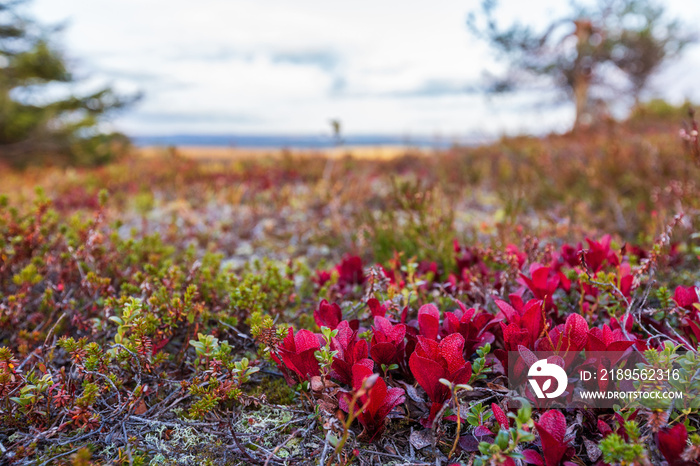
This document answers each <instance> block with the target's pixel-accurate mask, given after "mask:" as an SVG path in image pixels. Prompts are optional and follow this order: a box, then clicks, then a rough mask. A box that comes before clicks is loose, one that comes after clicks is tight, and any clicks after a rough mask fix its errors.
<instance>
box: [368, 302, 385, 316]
mask: <svg viewBox="0 0 700 466" xmlns="http://www.w3.org/2000/svg"><path fill="white" fill-rule="evenodd" d="M367 307H369V310H370V312H371V313H372V317H377V316H379V317H386V312H387V311H388V310H389V309H388V307H387V306H386V305H384V304H382V303H380V302H379V300H378V299H377V298H370V299H368V300H367Z"/></svg>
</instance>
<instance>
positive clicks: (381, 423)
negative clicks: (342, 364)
mask: <svg viewBox="0 0 700 466" xmlns="http://www.w3.org/2000/svg"><path fill="white" fill-rule="evenodd" d="M372 375H373V372H372V370H371V369H369V368H367V367H366V366H364V365H362V364H355V365H354V366H353V367H352V387H353V389H354V392H351V393H345V394H344V395H343V396H341V397H340V400H339V404H340V408H341V409H342V410H343V411H345V412H346V413H347V412H349V411H350V402H351V400H352V397H353V394H357V393H361V394H360V396H358V400H357V402H356V404H355V407H354V409H356V410H359V409H361V408H362V407H364V409H362V411H361V412H360V414H359V415H358V416H357V420H358V421H360V424H362V426H363V427H364V428H365V432H364V433H365V434H366V435H367V436H368V437H369V440H370V441H372V440H373V439H374V438H376V437H377V436H378V435H379V434H381V433H382V431H383V430H384V427H385V426H386V417H387V415H388V414H389V413H390V412H391V411H392V410H393V409H394V408H396V407H397V406H398V405H400V404H401V403H403V402H404V401H406V397H405V396H404V391H403V389H401V388H388V389H387V386H386V382H384V380H383V379H382V378H381V377H379V378H377V380H376V382H374V385H372V387H371V388H369V390H368V391H366V392H365V393H362V392H361V390H362V389H363V387H362V385H363V383H364V381H365V380H366V379H367V378H368V377H370V376H372Z"/></svg>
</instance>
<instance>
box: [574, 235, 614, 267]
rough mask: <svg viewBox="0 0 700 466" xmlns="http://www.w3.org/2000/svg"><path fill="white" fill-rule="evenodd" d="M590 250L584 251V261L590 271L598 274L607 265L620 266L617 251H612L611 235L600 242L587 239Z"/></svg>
mask: <svg viewBox="0 0 700 466" xmlns="http://www.w3.org/2000/svg"><path fill="white" fill-rule="evenodd" d="M586 242H587V243H588V250H586V251H584V256H583V257H584V260H585V262H586V266H587V267H588V270H589V271H590V272H591V273H593V274H596V273H598V272H600V271H601V270H602V269H603V267H604V266H605V263H606V262H607V263H608V264H609V265H611V266H617V265H620V258H619V257H618V255H617V254H616V253H615V251H612V250H610V235H605V236H603V237H602V238H601V239H600V241H594V240H592V239H590V238H586Z"/></svg>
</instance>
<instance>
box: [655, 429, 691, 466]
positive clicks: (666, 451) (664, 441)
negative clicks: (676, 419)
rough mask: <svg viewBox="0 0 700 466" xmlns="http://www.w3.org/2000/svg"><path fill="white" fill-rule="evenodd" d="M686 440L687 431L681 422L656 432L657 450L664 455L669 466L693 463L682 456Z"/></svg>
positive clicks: (682, 465)
mask: <svg viewBox="0 0 700 466" xmlns="http://www.w3.org/2000/svg"><path fill="white" fill-rule="evenodd" d="M687 440H688V431H687V429H686V428H685V425H683V424H676V425H675V426H673V427H666V428H664V429H661V430H660V431H659V432H658V433H657V434H656V446H657V447H659V451H660V452H661V454H662V455H664V458H666V461H668V465H669V466H684V465H691V464H695V463H693V462H690V461H685V460H683V458H682V455H683V451H684V450H685V447H686V442H687Z"/></svg>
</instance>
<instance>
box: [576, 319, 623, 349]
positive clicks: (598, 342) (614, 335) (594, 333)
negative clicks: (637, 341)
mask: <svg viewBox="0 0 700 466" xmlns="http://www.w3.org/2000/svg"><path fill="white" fill-rule="evenodd" d="M632 345H634V341H629V340H627V338H625V334H624V333H623V331H622V329H621V328H617V329H615V330H612V329H611V328H610V327H609V326H608V325H607V324H603V328H597V327H594V328H592V329H590V330H589V331H588V339H587V341H586V350H587V351H620V352H622V351H626V350H627V349H628V348H629V347H630V346H632Z"/></svg>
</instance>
